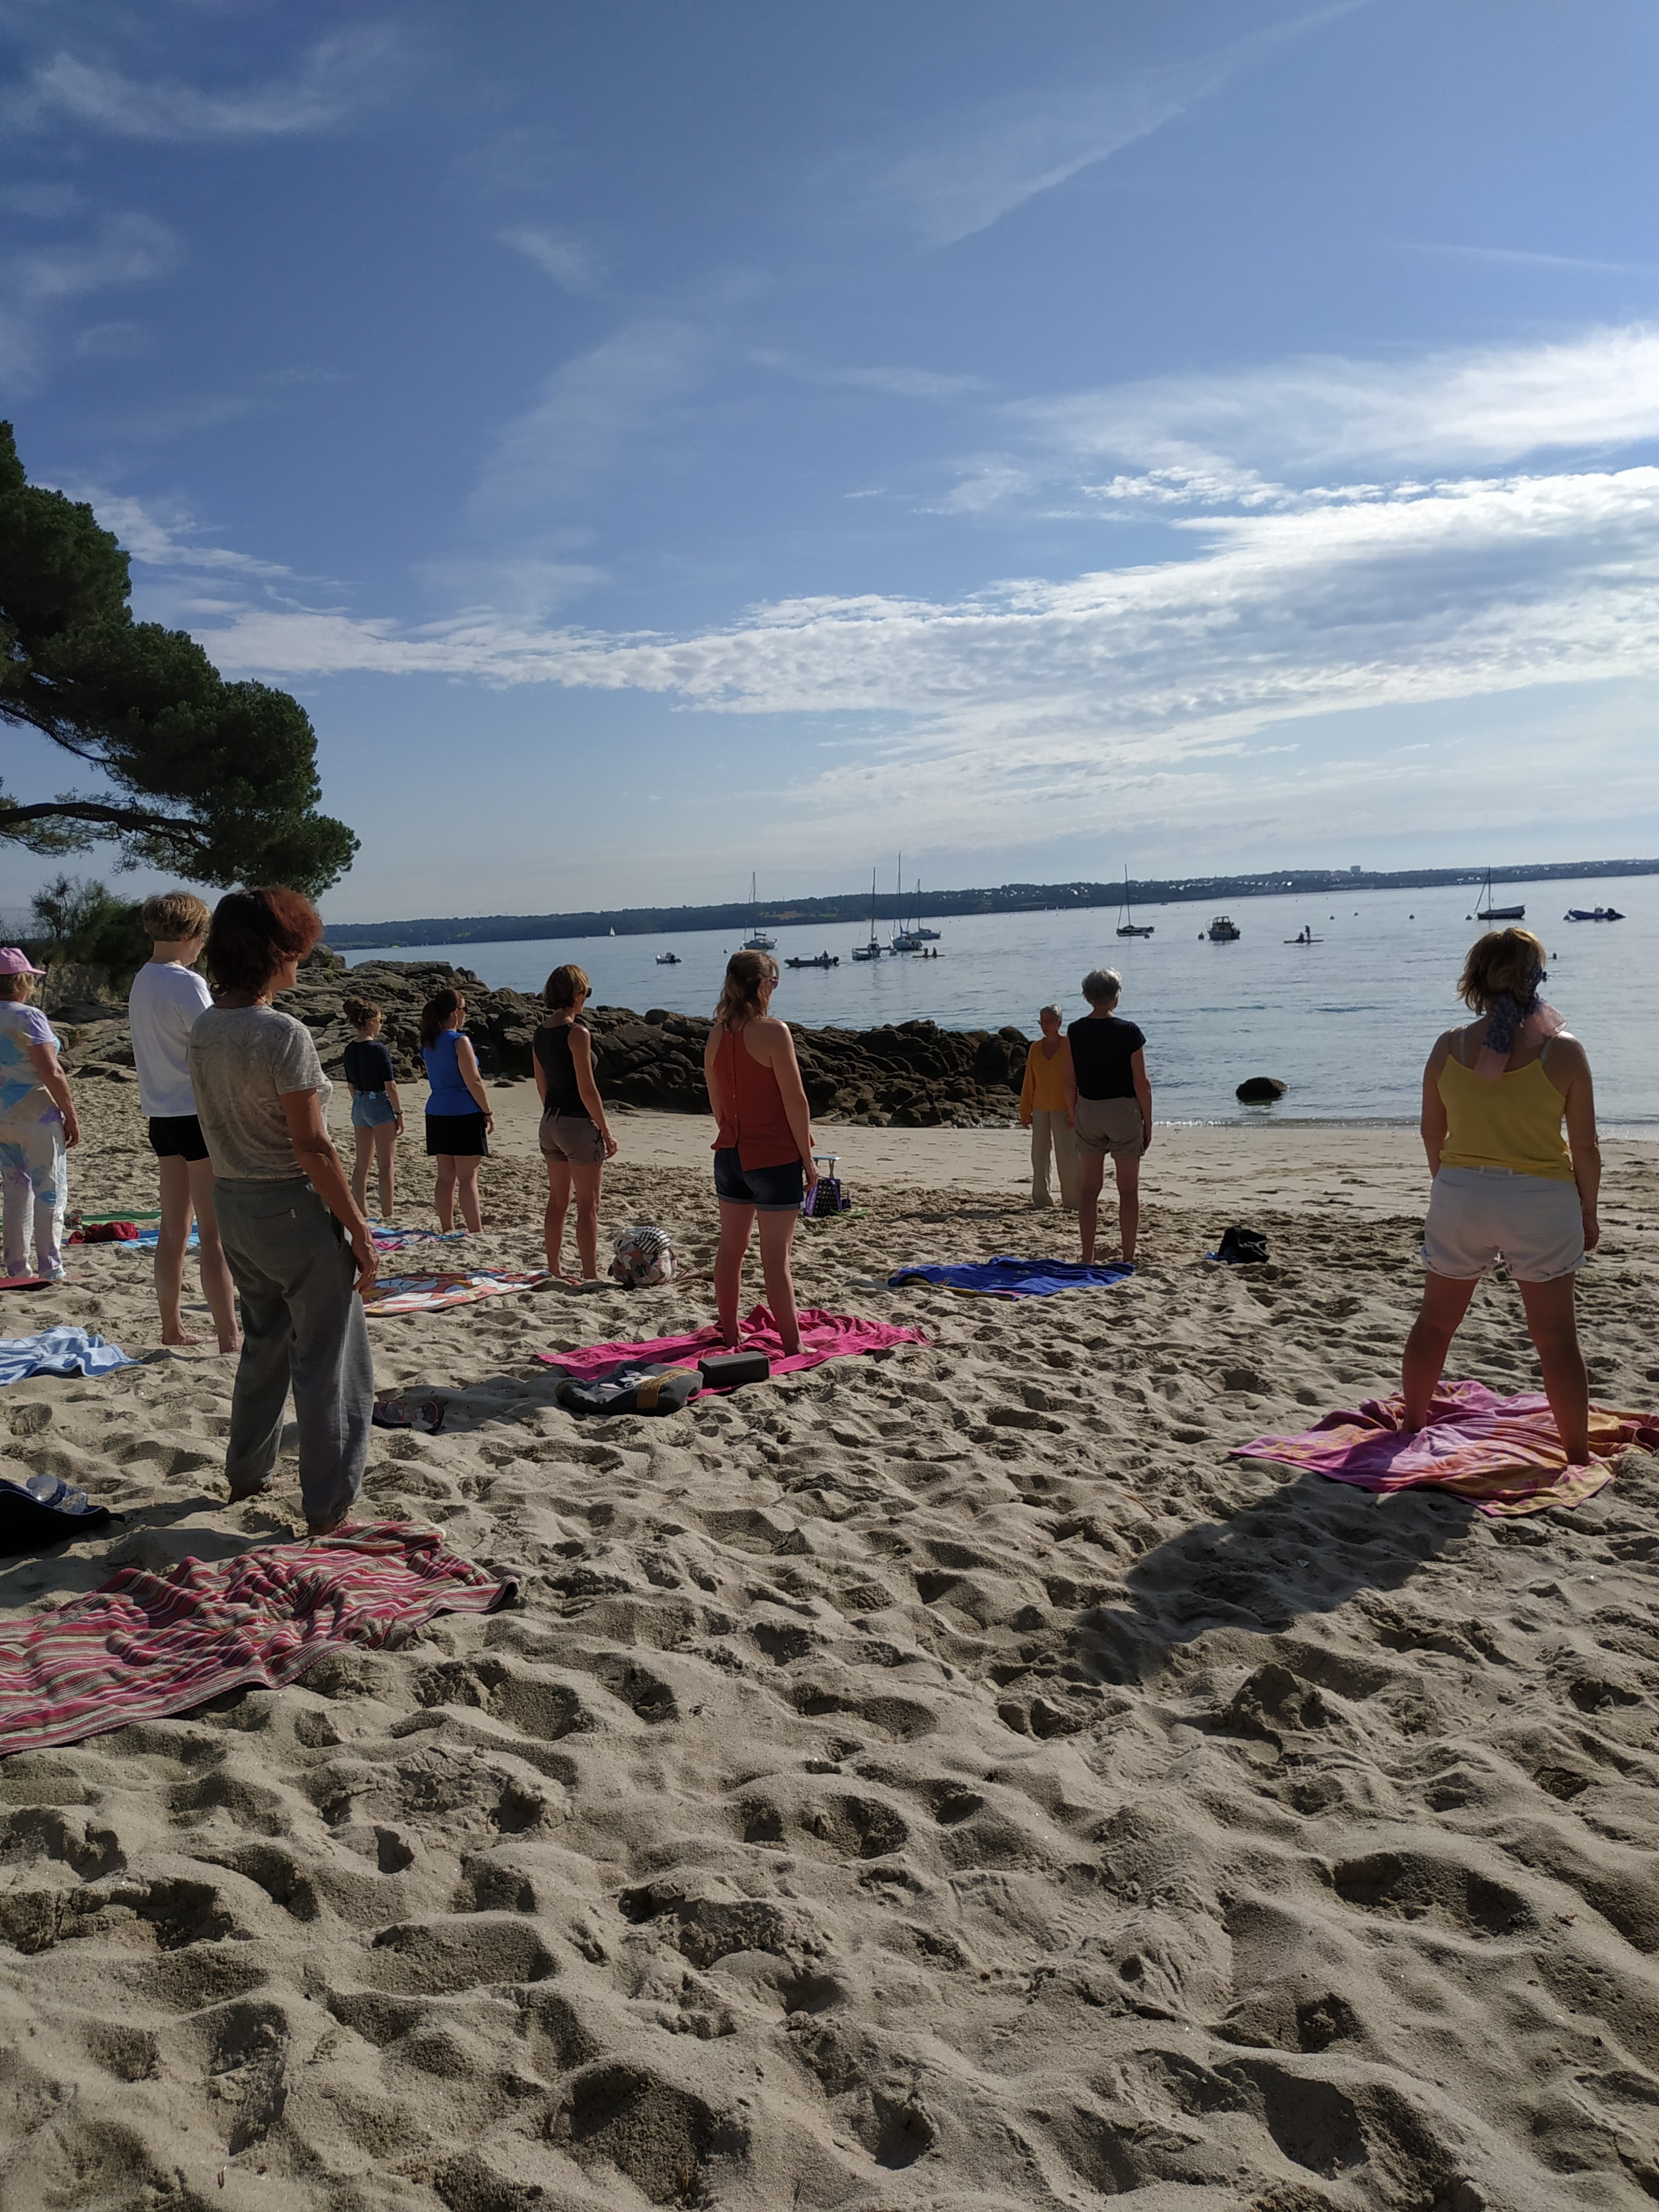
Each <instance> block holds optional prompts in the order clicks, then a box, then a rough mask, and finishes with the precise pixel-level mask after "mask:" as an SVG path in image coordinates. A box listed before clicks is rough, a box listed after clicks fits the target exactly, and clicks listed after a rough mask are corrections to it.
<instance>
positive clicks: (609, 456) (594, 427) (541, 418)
mask: <svg viewBox="0 0 1659 2212" xmlns="http://www.w3.org/2000/svg"><path fill="white" fill-rule="evenodd" d="M707 350H708V339H707V337H705V335H704V333H703V332H702V331H700V330H698V329H697V328H696V326H695V325H691V324H689V323H682V322H671V321H667V320H653V321H646V322H638V323H630V324H629V325H625V326H624V328H623V329H622V330H620V331H617V332H615V333H614V335H613V336H611V337H608V338H606V339H605V341H604V343H602V344H600V345H597V346H595V347H593V348H592V350H591V351H589V352H587V353H585V354H579V355H578V356H576V357H575V359H574V360H573V361H569V362H566V363H565V365H564V366H563V368H560V369H557V370H556V371H555V372H554V374H552V375H551V376H550V377H549V379H548V380H547V382H546V383H545V385H544V386H543V388H542V394H541V397H540V398H539V399H538V401H537V403H536V404H535V405H534V406H533V407H532V408H530V409H529V410H527V411H526V413H525V414H523V415H521V416H520V417H519V418H518V420H517V421H516V422H512V423H509V424H508V426H507V429H506V430H505V431H504V432H503V434H502V435H501V438H500V439H499V440H498V441H497V442H496V446H495V452H494V453H493V454H492V455H491V456H490V459H489V464H488V465H487V466H486V468H485V470H484V471H483V477H482V479H481V481H480V483H479V485H478V489H477V492H476V493H475V495H474V496H473V501H472V511H473V513H474V516H475V518H477V519H478V520H481V521H487V522H489V523H490V524H492V525H496V526H499V525H501V524H502V523H503V522H516V523H519V524H522V523H523V522H524V521H526V519H529V520H533V521H535V522H536V523H537V524H538V526H539V525H541V523H542V520H543V517H544V514H545V513H546V511H547V510H548V509H549V508H550V507H559V506H562V504H563V503H564V502H565V501H568V500H569V499H571V498H572V497H574V496H576V495H580V493H582V492H584V491H586V489H588V488H589V487H590V486H591V485H592V483H593V482H594V481H595V480H596V479H597V478H598V477H599V476H600V475H601V474H602V473H603V472H604V471H605V470H606V469H607V468H608V467H609V466H610V465H611V461H612V460H613V459H614V458H615V456H616V454H617V450H618V448H619V447H620V446H621V445H622V443H623V441H624V440H625V439H631V438H638V437H641V436H643V435H646V434H647V432H648V431H649V429H650V428H651V427H652V425H653V422H655V421H656V420H657V418H658V417H659V414H660V412H661V410H662V409H663V408H664V406H665V404H666V403H668V402H669V401H670V400H671V399H673V398H675V397H676V396H677V395H678V393H679V392H682V391H683V390H684V388H685V386H686V385H687V384H688V383H689V382H690V379H691V377H692V375H693V374H695V372H696V368H698V366H699V365H700V363H701V362H702V359H703V357H704V356H705V354H706V352H707Z"/></svg>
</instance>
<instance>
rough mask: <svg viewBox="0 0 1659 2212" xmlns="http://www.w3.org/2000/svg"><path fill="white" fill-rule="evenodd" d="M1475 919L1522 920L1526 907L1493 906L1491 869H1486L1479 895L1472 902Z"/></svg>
mask: <svg viewBox="0 0 1659 2212" xmlns="http://www.w3.org/2000/svg"><path fill="white" fill-rule="evenodd" d="M1474 918H1475V920H1476V921H1525V920H1526V918H1527V909H1526V908H1525V907H1523V906H1494V905H1493V904H1492V870H1491V869H1490V868H1488V869H1487V871H1486V882H1485V883H1484V884H1482V885H1481V886H1480V897H1479V898H1478V899H1477V900H1476V901H1475V902H1474Z"/></svg>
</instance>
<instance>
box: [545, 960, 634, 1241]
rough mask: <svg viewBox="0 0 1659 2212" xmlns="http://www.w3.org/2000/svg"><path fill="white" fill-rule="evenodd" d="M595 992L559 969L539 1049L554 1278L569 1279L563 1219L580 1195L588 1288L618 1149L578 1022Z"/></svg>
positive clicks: (576, 974) (579, 1235)
mask: <svg viewBox="0 0 1659 2212" xmlns="http://www.w3.org/2000/svg"><path fill="white" fill-rule="evenodd" d="M590 988H591V986H590V984H589V982H588V980H587V977H586V975H585V974H584V973H583V971H582V970H581V969H580V968H571V967H564V968H556V969H554V970H553V973H552V974H551V975H550V976H549V977H548V979H547V981H546V984H545V985H544V988H543V991H542V1004H543V1005H544V1006H545V1007H546V1009H547V1012H546V1013H545V1015H544V1017H543V1019H542V1025H541V1027H540V1028H539V1029H538V1030H537V1032H536V1038H535V1044H534V1047H533V1050H534V1053H535V1058H536V1088H537V1090H538V1091H539V1092H540V1093H541V1099H542V1126H541V1151H542V1158H544V1160H545V1161H546V1163H547V1212H546V1216H545V1218H544V1230H545V1233H546V1239H547V1264H548V1267H549V1270H550V1273H553V1274H555V1275H558V1276H561V1277H562V1275H563V1273H564V1269H563V1267H562V1264H561V1262H562V1258H563V1248H564V1218H565V1215H566V1214H567V1213H568V1212H569V1210H570V1194H571V1192H572V1191H573V1190H574V1193H575V1195H576V1256H577V1259H578V1261H579V1262H580V1267H581V1271H582V1272H581V1279H582V1280H583V1281H584V1282H588V1283H591V1282H594V1281H596V1280H597V1279H598V1277H599V1182H600V1180H601V1178H602V1177H603V1176H604V1174H605V1162H606V1161H607V1160H608V1159H611V1158H614V1157H615V1155H616V1150H617V1140H616V1139H615V1138H614V1137H613V1136H612V1135H611V1131H610V1129H609V1127H607V1125H606V1122H605V1104H604V1102H603V1100H602V1099H601V1098H600V1097H599V1085H598V1084H597V1083H596V1082H595V1081H594V1079H593V1041H592V1037H590V1036H589V1035H588V1033H587V1031H586V1030H585V1029H584V1028H583V1027H582V1025H581V1024H580V1021H579V1020H578V1018H577V1017H578V1016H579V1015H580V1012H581V1010H582V1008H583V1007H584V1006H586V1004H587V999H588V993H589V990H590Z"/></svg>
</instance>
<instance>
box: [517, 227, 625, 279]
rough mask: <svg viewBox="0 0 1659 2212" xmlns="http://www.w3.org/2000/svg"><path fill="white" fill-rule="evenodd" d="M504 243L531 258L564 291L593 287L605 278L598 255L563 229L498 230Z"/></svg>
mask: <svg viewBox="0 0 1659 2212" xmlns="http://www.w3.org/2000/svg"><path fill="white" fill-rule="evenodd" d="M501 244H502V245H503V246H511V247H512V249H513V252H515V253H522V254H523V255H524V257H525V258H526V260H527V261H532V262H534V264H536V266H537V268H538V269H539V270H541V272H542V274H543V275H544V276H550V277H551V278H552V279H553V282H554V283H556V284H562V285H563V287H564V289H565V290H566V291H567V292H592V291H596V290H597V289H599V285H600V283H602V282H603V280H604V276H605V270H604V269H603V267H602V266H601V265H600V263H599V258H598V256H597V255H595V254H593V253H590V252H589V251H588V249H587V248H586V246H584V245H583V244H582V243H581V241H580V240H579V239H574V238H572V237H571V236H570V235H569V234H568V232H565V231H562V230H547V229H541V230H504V231H502V233H501Z"/></svg>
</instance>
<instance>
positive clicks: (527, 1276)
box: [363, 1267, 550, 1321]
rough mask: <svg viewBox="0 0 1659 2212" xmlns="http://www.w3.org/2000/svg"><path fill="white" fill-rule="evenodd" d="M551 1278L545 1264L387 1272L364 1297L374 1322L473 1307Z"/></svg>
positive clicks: (532, 1288) (365, 1304)
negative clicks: (441, 1271)
mask: <svg viewBox="0 0 1659 2212" xmlns="http://www.w3.org/2000/svg"><path fill="white" fill-rule="evenodd" d="M549 1280H550V1277H549V1275H548V1272H547V1270H546V1268H545V1267H532V1268H530V1269H527V1270H525V1269H518V1268H509V1267H494V1268H491V1267H481V1268H479V1269H478V1270H477V1273H474V1274H471V1275H387V1276H386V1277H385V1278H384V1279H383V1280H381V1281H380V1282H378V1283H376V1284H375V1285H374V1289H373V1290H372V1291H368V1292H367V1293H366V1294H365V1296H364V1298H363V1310H364V1312H365V1313H366V1314H368V1317H369V1319H370V1320H371V1321H373V1320H374V1318H375V1316H377V1315H382V1314H392V1315H397V1314H417V1313H438V1312H441V1310H442V1309H443V1308H444V1307H445V1306H473V1305H477V1303H478V1301H479V1299H480V1298H501V1297H507V1294H508V1293H509V1292H510V1291H533V1290H535V1289H536V1288H537V1286H538V1285H539V1284H542V1283H545V1282H547V1281H549Z"/></svg>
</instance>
